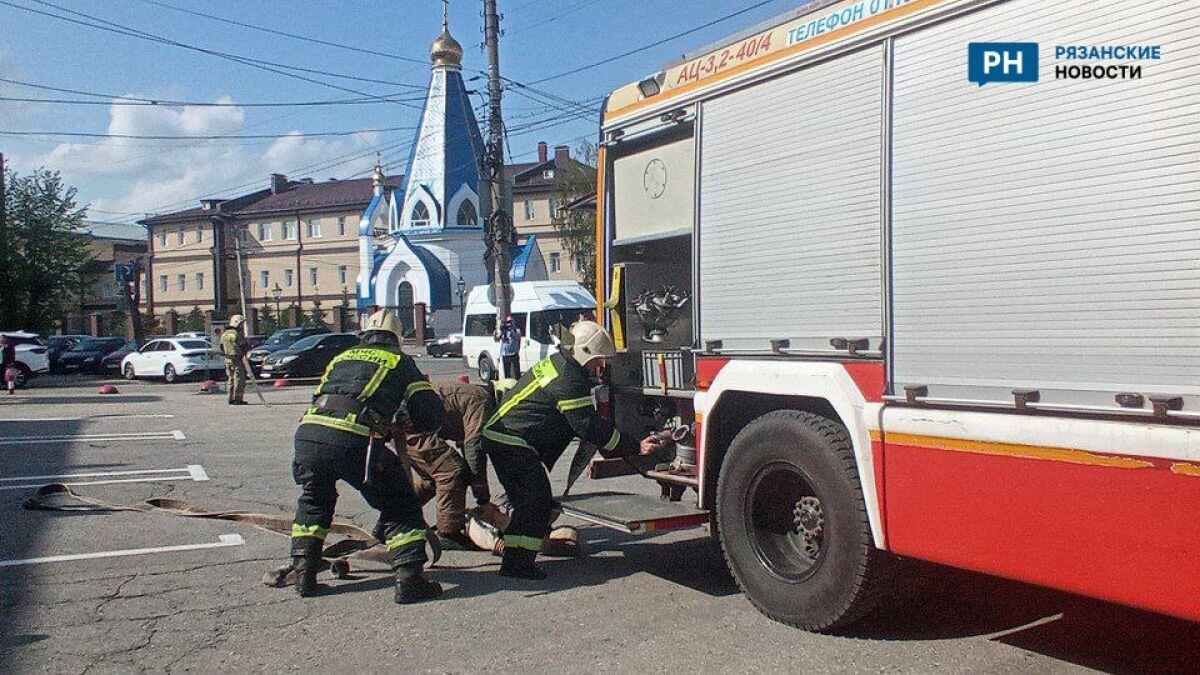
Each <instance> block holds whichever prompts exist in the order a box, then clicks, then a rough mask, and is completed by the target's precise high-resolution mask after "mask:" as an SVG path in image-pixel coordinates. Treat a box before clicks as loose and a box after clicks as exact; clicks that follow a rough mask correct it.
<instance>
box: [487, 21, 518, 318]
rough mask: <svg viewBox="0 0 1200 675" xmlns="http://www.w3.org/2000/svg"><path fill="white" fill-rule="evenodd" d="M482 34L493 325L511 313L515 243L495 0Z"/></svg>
mask: <svg viewBox="0 0 1200 675" xmlns="http://www.w3.org/2000/svg"><path fill="white" fill-rule="evenodd" d="M483 33H484V43H485V44H486V47H487V61H488V143H487V149H486V151H485V153H484V164H485V165H486V166H485V167H484V172H483V175H484V179H485V185H484V187H485V191H486V193H487V195H488V200H487V202H490V204H488V203H486V202H485V204H484V206H487V207H490V209H489V211H488V212H487V213H485V215H484V223H485V224H486V227H485V232H486V236H487V237H488V242H487V244H488V252H489V254H490V258H491V263H492V269H493V273H492V296H493V297H494V298H495V302H496V326H497V327H499V326H500V324H501V323H502V322H503V321H504V319H505V318H506V317H507V316H508V315H509V313H510V312H511V310H512V287H511V286H510V285H509V277H508V272H509V270H510V269H511V268H512V245H513V244H515V243H516V239H517V236H516V232H514V231H513V224H512V215H511V214H509V213H508V211H507V209H506V204H505V200H504V121H503V119H502V118H501V114H500V92H501V85H500V16H499V14H497V13H496V0H483Z"/></svg>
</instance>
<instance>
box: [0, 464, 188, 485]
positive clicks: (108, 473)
mask: <svg viewBox="0 0 1200 675" xmlns="http://www.w3.org/2000/svg"><path fill="white" fill-rule="evenodd" d="M192 466H194V465H192ZM191 468H192V467H191V466H188V467H186V468H183V469H137V470H135V471H95V472H92V473H56V474H50V475H46V476H14V477H12V478H0V483H12V482H15V481H21V480H55V479H58V478H104V477H108V476H140V475H144V474H152V473H184V472H190V471H191ZM201 471H203V468H201Z"/></svg>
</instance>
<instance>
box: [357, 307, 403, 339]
mask: <svg viewBox="0 0 1200 675" xmlns="http://www.w3.org/2000/svg"><path fill="white" fill-rule="evenodd" d="M365 330H366V331H367V332H371V331H383V332H385V333H391V334H392V335H394V336H396V342H398V343H402V342H404V324H402V323H400V318H399V317H397V316H396V314H395V313H394V312H392V311H391V310H388V309H381V310H379V311H378V312H375V313H374V314H372V315H371V317H370V318H369V319H367V326H366V328H365Z"/></svg>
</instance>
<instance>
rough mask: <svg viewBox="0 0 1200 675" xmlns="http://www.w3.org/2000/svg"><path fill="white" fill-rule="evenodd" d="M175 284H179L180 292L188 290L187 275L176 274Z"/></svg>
mask: <svg viewBox="0 0 1200 675" xmlns="http://www.w3.org/2000/svg"><path fill="white" fill-rule="evenodd" d="M175 282H176V283H178V284H179V290H181V291H186V290H187V275H186V274H176V275H175Z"/></svg>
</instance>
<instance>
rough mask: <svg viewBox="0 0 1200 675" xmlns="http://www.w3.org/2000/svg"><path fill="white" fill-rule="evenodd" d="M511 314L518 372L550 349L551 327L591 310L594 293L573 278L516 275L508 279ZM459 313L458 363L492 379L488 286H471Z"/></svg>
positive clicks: (496, 366)
mask: <svg viewBox="0 0 1200 675" xmlns="http://www.w3.org/2000/svg"><path fill="white" fill-rule="evenodd" d="M512 290H513V301H512V317H513V320H514V321H515V322H516V324H517V326H518V327H519V328H520V329H521V335H522V336H523V337H522V338H521V372H525V371H526V370H529V369H530V368H531V367H533V364H535V363H537V362H538V361H541V360H542V359H544V358H546V357H547V356H549V355H550V350H551V349H553V348H554V343H553V341H552V340H551V339H550V333H551V329H552V328H554V327H555V326H556V325H561V326H563V327H569V326H570V325H571V324H573V323H575V322H576V321H578V320H579V319H580V317H581V316H584V317H588V318H591V317H592V316H594V315H595V313H596V298H595V297H594V296H593V295H592V294H591V293H589V292H588V290H587V289H586V288H584V287H583V285H582V284H580V283H579V282H576V281H521V282H517V283H515V284H513V285H512ZM464 314H465V316H464V318H463V340H462V355H463V364H464V365H466V367H467V368H470V369H474V370H475V371H476V372H478V373H479V378H480V379H481V380H493V379H496V378H497V377H498V376H499V373H500V343H499V342H498V341H497V340H496V337H495V333H496V306H495V305H494V304H492V302H491V301H490V300H489V299H488V287H487V286H476V287H475V288H473V289H471V294H470V295H469V296H468V297H467V307H466V312H464Z"/></svg>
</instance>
